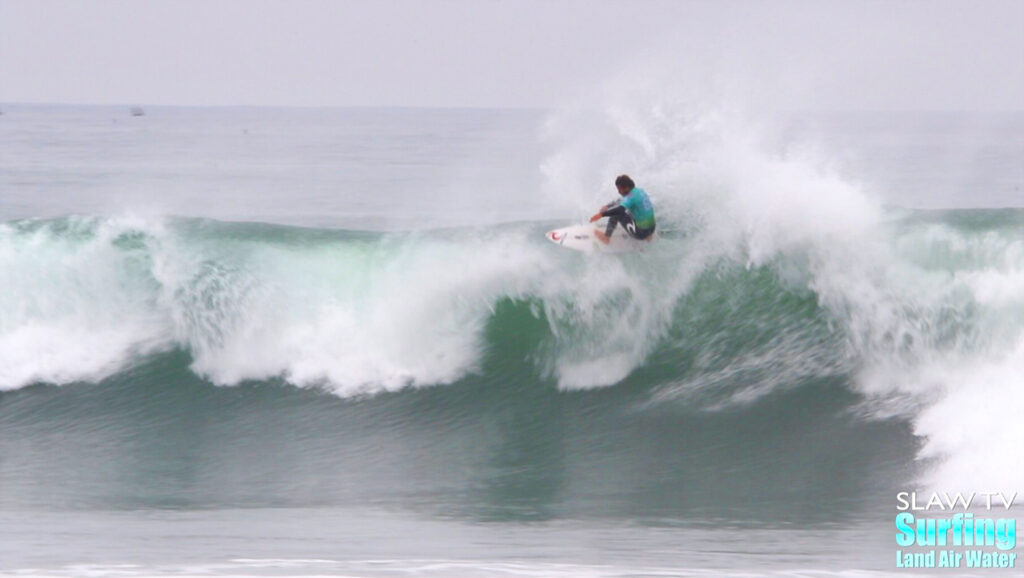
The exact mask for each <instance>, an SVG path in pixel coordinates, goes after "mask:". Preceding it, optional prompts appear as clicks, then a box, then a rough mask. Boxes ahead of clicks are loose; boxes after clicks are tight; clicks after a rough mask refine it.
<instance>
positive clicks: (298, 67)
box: [0, 0, 1024, 110]
mask: <svg viewBox="0 0 1024 578" xmlns="http://www.w3.org/2000/svg"><path fill="white" fill-rule="evenodd" d="M629 78H633V79H636V78H643V79H644V80H645V81H648V82H650V83H652V84H654V85H655V86H657V85H658V83H664V84H665V85H666V87H667V86H669V85H672V84H689V85H694V86H701V85H703V84H706V83H711V82H716V81H718V82H721V81H724V82H726V83H734V84H737V85H740V86H746V87H749V89H750V90H751V91H752V92H753V93H754V94H757V95H759V96H758V97H761V95H764V97H765V98H769V99H773V100H775V101H777V103H782V104H784V103H785V102H786V101H787V100H798V101H800V102H801V105H802V106H803V107H804V108H824V109H958V110H962V109H975V110H1020V109H1021V108H1024V105H1022V103H1024V0H984V1H969V2H936V1H927V2H900V1H892V0H886V1H884V2H865V1H856V0H849V1H842V2H822V1H785V2H783V1H773V0H758V1H752V2H727V1H714V2H687V1H683V0H676V1H646V2H645V1H642V0H641V1H628V2H626V1H610V0H609V1H601V0H588V1H582V0H580V1H574V0H543V1H520V0H465V1H462V0H450V1H441V0H426V1H421V2H415V1H412V0H364V1H355V0H351V1H346V0H288V1H284V0H281V1H278V0H0V102H7V103H12V102H61V103H90V104H92V103H97V104H135V103H138V104H180V105H299V106H319V105H327V106H346V105H384V106H392V105H398V106H485V107H558V106H560V105H562V104H563V103H565V102H566V101H579V100H580V99H586V98H587V95H588V94H589V92H590V91H594V90H597V87H600V86H602V85H606V84H607V83H609V82H614V81H615V79H629ZM622 81H623V82H627V81H626V80H622Z"/></svg>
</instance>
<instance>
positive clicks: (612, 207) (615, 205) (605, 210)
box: [590, 200, 625, 223]
mask: <svg viewBox="0 0 1024 578" xmlns="http://www.w3.org/2000/svg"><path fill="white" fill-rule="evenodd" d="M622 212H625V209H623V208H622V205H620V204H619V201H618V200H615V201H612V202H610V203H608V204H607V205H605V206H603V207H601V210H600V211H598V212H597V213H595V214H594V216H593V217H590V222H591V223H593V222H594V221H597V220H598V219H602V218H604V217H610V216H612V215H618V214H620V213H622Z"/></svg>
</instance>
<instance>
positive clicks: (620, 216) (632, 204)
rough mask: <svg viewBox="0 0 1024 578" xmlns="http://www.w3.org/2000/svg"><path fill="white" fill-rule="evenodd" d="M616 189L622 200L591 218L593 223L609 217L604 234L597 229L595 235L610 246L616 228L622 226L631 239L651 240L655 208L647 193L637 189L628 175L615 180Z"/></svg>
mask: <svg viewBox="0 0 1024 578" xmlns="http://www.w3.org/2000/svg"><path fill="white" fill-rule="evenodd" d="M615 188H616V189H618V190H619V194H620V195H621V196H622V198H620V199H615V200H614V201H612V202H610V203H608V204H607V205H605V206H603V207H601V210H600V211H598V212H597V214H596V215H594V216H593V217H590V222H591V223H593V222H594V221H597V220H599V219H601V218H603V217H608V226H607V227H606V228H605V230H604V232H603V233H602V232H601V231H599V230H596V229H595V230H594V235H595V236H596V237H597V238H598V239H600V240H601V242H602V243H605V244H608V241H609V240H610V239H611V236H612V233H613V232H614V231H615V227H616V226H618V225H622V228H623V229H625V230H626V232H627V233H629V236H630V237H633V238H634V239H637V240H643V239H650V237H651V235H652V234H653V233H654V206H653V205H652V204H651V199H650V198H649V197H648V196H647V192H646V191H644V190H643V189H639V188H637V186H636V184H635V183H634V182H633V179H631V178H629V176H628V175H620V176H619V177H618V178H617V179H615Z"/></svg>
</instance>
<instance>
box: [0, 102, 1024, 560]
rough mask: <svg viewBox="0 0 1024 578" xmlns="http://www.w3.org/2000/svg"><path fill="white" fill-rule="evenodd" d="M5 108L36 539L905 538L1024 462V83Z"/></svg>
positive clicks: (164, 555)
mask: <svg viewBox="0 0 1024 578" xmlns="http://www.w3.org/2000/svg"><path fill="white" fill-rule="evenodd" d="M3 112H4V114H3V115H2V116H0V211H2V213H3V215H2V218H0V286H2V287H3V293H2V298H0V575H12V576H151V575H199V576H211V575H212V576H314V575H315V576H410V575H412V576H602V577H603V576H720V575H735V576H751V575H771V576H836V575H839V576H881V575H889V574H890V573H892V572H895V571H896V569H895V564H894V560H895V552H896V550H897V549H898V548H897V547H896V545H895V541H894V537H895V531H894V526H893V517H894V515H895V513H896V504H897V501H896V495H897V493H898V492H903V491H912V490H918V491H921V492H930V491H940V492H957V491H963V492H972V491H1005V492H1007V493H1012V492H1014V491H1016V490H1018V489H1020V488H1021V487H1022V486H1024V467H1022V466H1021V461H1020V459H1019V456H1020V448H1021V447H1022V446H1024V425H1022V424H1021V423H1020V421H1019V418H1018V415H1019V408H1020V407H1021V405H1022V403H1024V393H1022V392H1024V389H1022V388H1021V387H1020V384H1021V378H1020V376H1021V375H1024V116H1022V115H1021V114H1018V113H1001V114H967V113H956V114H953V113H941V114H940V113H902V114H897V113H857V114H839V113H833V114H789V115H778V114H776V115H760V116H757V117H755V116H752V115H746V114H739V113H737V112H736V111H735V110H730V109H717V108H714V107H711V108H707V107H704V108H701V107H696V106H691V105H689V104H683V103H679V102H662V103H656V106H646V105H642V106H641V105H636V106H632V107H622V106H609V107H607V108H605V109H601V108H599V107H595V108H588V109H579V110H563V111H556V112H547V111H508V110H430V109H337V110H331V109H194V108H154V107H147V109H146V113H147V114H146V115H145V116H142V117H132V116H130V115H129V114H128V110H127V109H126V108H118V107H61V106H28V105H20V106H15V105H12V106H4V107H3ZM621 172H628V173H630V174H632V175H633V176H634V177H635V178H636V180H637V181H638V183H639V184H640V186H642V187H644V188H645V189H647V190H648V191H649V192H650V193H651V194H652V198H653V200H654V202H655V205H656V208H657V211H658V218H659V230H660V237H659V238H658V240H657V241H656V243H655V244H654V245H653V246H652V247H651V248H650V249H649V250H648V251H645V252H644V253H642V254H633V255H626V256H606V255H596V256H587V255H582V254H578V253H573V252H570V251H565V250H562V249H559V248H558V247H555V246H553V245H551V244H550V243H548V242H547V241H546V240H545V238H544V233H545V232H546V231H547V230H549V229H551V228H554V227H556V226H561V225H564V224H566V223H570V222H580V221H582V220H583V219H585V218H586V217H587V216H589V215H590V214H592V213H593V210H594V209H595V208H596V207H597V206H599V205H601V204H602V203H604V202H607V201H608V200H610V198H612V197H613V196H614V189H613V187H612V186H611V182H612V179H613V178H614V176H615V175H617V174H619V173H621ZM903 571H904V572H905V570H903Z"/></svg>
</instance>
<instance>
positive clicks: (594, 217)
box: [590, 213, 604, 223]
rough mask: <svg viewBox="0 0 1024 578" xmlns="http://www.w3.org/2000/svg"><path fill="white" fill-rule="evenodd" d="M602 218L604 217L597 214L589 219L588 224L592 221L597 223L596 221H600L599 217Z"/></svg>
mask: <svg viewBox="0 0 1024 578" xmlns="http://www.w3.org/2000/svg"><path fill="white" fill-rule="evenodd" d="M603 216H604V215H602V214H601V213H598V214H596V215H594V216H593V217H590V222H591V223H593V222H594V221H598V220H600V219H601V217H603Z"/></svg>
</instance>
